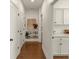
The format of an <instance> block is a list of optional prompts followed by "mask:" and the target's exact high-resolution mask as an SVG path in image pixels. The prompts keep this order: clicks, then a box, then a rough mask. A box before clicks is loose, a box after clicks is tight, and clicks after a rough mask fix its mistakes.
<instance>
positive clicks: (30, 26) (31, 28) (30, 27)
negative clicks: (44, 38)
mask: <svg viewBox="0 0 79 59" xmlns="http://www.w3.org/2000/svg"><path fill="white" fill-rule="evenodd" d="M26 27H27V31H26V34H25V37H26V39H38V23H37V20H36V18H29V19H27V20H26Z"/></svg>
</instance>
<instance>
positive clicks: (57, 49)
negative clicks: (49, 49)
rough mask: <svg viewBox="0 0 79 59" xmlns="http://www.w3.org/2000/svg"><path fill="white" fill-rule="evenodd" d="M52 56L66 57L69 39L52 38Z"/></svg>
mask: <svg viewBox="0 0 79 59" xmlns="http://www.w3.org/2000/svg"><path fill="white" fill-rule="evenodd" d="M52 46H53V55H68V54H69V39H68V38H54V39H53V44H52Z"/></svg>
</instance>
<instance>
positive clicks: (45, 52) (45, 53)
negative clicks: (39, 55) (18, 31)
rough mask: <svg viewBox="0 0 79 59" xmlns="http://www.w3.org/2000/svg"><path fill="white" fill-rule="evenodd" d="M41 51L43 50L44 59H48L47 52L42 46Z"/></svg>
mask: <svg viewBox="0 0 79 59" xmlns="http://www.w3.org/2000/svg"><path fill="white" fill-rule="evenodd" d="M42 50H43V52H44V55H45V57H46V59H48V57H47V56H48V55H47V51H46V49H45V47H44V45H43V44H42Z"/></svg>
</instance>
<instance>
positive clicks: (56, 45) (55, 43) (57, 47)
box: [53, 38, 60, 55]
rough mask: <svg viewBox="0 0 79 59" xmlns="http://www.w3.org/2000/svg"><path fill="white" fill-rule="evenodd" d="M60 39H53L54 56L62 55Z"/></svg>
mask: <svg viewBox="0 0 79 59" xmlns="http://www.w3.org/2000/svg"><path fill="white" fill-rule="evenodd" d="M59 44H60V39H59V38H54V39H53V55H56V54H60V45H59Z"/></svg>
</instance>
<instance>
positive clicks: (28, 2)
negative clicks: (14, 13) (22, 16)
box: [22, 0, 43, 9]
mask: <svg viewBox="0 0 79 59" xmlns="http://www.w3.org/2000/svg"><path fill="white" fill-rule="evenodd" d="M22 2H23V4H24V7H25V8H26V9H30V8H40V7H41V6H42V3H43V0H35V1H34V2H31V0H22Z"/></svg>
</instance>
